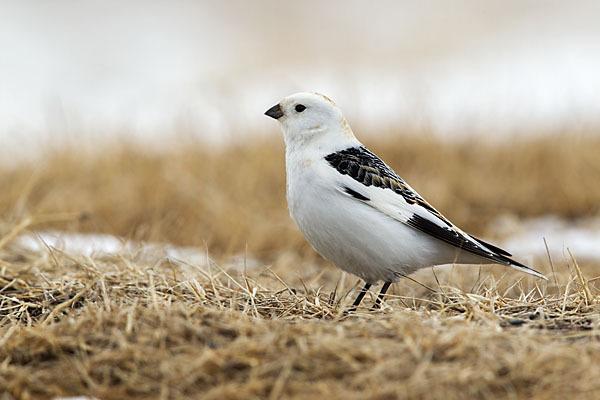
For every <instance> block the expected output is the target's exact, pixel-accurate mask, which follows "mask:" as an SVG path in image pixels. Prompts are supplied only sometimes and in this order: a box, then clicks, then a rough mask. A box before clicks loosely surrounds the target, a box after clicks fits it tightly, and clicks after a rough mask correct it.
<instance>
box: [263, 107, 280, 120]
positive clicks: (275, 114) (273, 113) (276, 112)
mask: <svg viewBox="0 0 600 400" xmlns="http://www.w3.org/2000/svg"><path fill="white" fill-rule="evenodd" d="M265 115H268V116H269V117H271V118H275V119H279V118H281V117H283V111H281V106H280V105H279V104H275V105H274V106H273V107H271V108H269V109H268V110H267V111H266V112H265Z"/></svg>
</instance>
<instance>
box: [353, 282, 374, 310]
mask: <svg viewBox="0 0 600 400" xmlns="http://www.w3.org/2000/svg"><path fill="white" fill-rule="evenodd" d="M370 287H371V284H370V283H365V287H364V288H362V290H361V291H360V293H359V294H358V297H357V298H356V300H354V303H352V308H350V309H349V310H348V312H349V313H351V312H354V311H356V308H357V307H358V305H359V304H360V302H361V301H362V299H363V297H365V294H367V292H368V291H369V288H370Z"/></svg>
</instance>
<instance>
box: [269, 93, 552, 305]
mask: <svg viewBox="0 0 600 400" xmlns="http://www.w3.org/2000/svg"><path fill="white" fill-rule="evenodd" d="M265 114H266V115H268V116H269V117H271V118H274V119H276V120H277V121H279V123H280V124H281V129H282V130H283V137H284V140H285V145H286V174H287V190H286V191H287V201H288V208H289V211H290V215H291V217H292V219H293V220H294V222H295V223H296V225H297V226H298V228H299V229H300V231H301V232H302V234H303V235H304V237H305V238H306V239H307V240H308V242H309V243H310V244H311V245H312V247H313V248H314V249H315V250H316V251H317V253H319V254H320V255H321V256H323V257H324V258H325V259H327V260H329V261H331V262H332V263H334V264H335V265H337V266H338V267H340V268H341V269H343V270H344V271H347V272H350V273H352V274H354V275H356V276H358V277H360V278H361V279H363V280H364V281H365V283H366V284H365V287H364V288H363V290H362V291H361V292H360V294H359V295H358V297H357V299H356V301H355V302H354V304H353V309H355V308H356V307H357V306H358V305H359V304H360V302H361V301H362V298H363V297H364V295H365V293H366V292H367V291H368V290H369V288H370V287H371V285H372V284H375V283H377V282H379V281H383V282H384V285H383V287H382V289H381V292H380V293H379V296H378V297H377V300H376V303H375V306H377V305H379V303H380V301H381V299H382V297H383V296H384V295H385V293H386V291H387V289H388V288H389V286H390V284H391V283H393V282H396V281H398V280H399V279H400V278H402V277H404V276H407V275H409V274H411V273H413V272H414V271H416V270H418V269H420V268H425V267H431V266H434V265H442V264H452V263H457V264H483V263H497V264H503V265H507V266H510V267H513V268H515V269H518V270H520V271H523V272H527V273H529V274H532V275H535V276H537V277H539V278H542V279H547V278H546V277H545V276H544V275H542V274H540V273H539V272H537V271H534V270H533V269H531V268H529V267H527V266H525V265H523V264H521V263H520V262H518V261H515V260H512V259H511V258H509V257H511V254H510V253H508V252H506V251H504V250H502V249H500V248H498V247H496V246H494V245H491V244H489V243H486V242H484V241H482V240H480V239H477V238H475V237H473V236H471V235H468V234H467V233H465V232H463V231H462V230H460V229H459V228H458V227H457V226H455V225H454V224H452V222H450V221H449V220H448V219H447V218H445V217H444V216H443V215H442V214H440V212H438V211H437V210H436V209H435V208H433V207H432V206H431V205H430V204H429V203H428V202H427V201H425V200H424V199H423V198H422V197H421V196H420V195H419V194H418V193H417V192H416V191H415V190H414V189H413V188H411V187H410V186H409V185H408V184H407V183H406V182H404V180H403V179H402V178H400V176H398V175H397V174H396V173H395V172H394V171H393V170H392V169H391V168H390V167H388V166H387V164H385V163H384V162H383V161H381V159H380V158H379V157H377V156H376V155H375V154H373V153H372V152H371V151H369V149H367V148H366V147H365V146H363V145H362V143H360V142H359V141H358V139H356V137H355V136H354V133H353V132H352V129H351V128H350V126H349V125H348V122H347V121H346V119H345V118H344V115H343V114H342V112H341V111H340V109H339V108H338V107H337V106H336V104H335V103H334V102H333V101H331V100H330V99H329V98H328V97H326V96H323V95H321V94H318V93H297V94H293V95H291V96H289V97H286V98H285V99H283V100H282V101H281V102H280V103H279V104H276V105H275V106H273V107H271V108H270V109H269V110H268V111H267V112H265Z"/></svg>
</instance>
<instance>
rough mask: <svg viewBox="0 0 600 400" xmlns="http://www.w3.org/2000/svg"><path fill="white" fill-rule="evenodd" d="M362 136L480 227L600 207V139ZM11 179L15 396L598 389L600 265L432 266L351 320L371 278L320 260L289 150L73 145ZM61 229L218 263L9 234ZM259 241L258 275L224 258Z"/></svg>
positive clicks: (3, 279) (0, 178) (425, 394)
mask: <svg viewBox="0 0 600 400" xmlns="http://www.w3.org/2000/svg"><path fill="white" fill-rule="evenodd" d="M367 144H368V145H369V146H370V147H371V148H372V149H373V150H375V151H376V152H377V153H379V154H380V155H382V156H383V157H384V159H386V161H388V163H389V164H391V165H392V166H393V167H394V168H395V169H396V170H397V171H398V172H399V173H400V174H401V175H403V176H404V177H405V178H406V179H407V180H408V182H409V183H411V185H412V186H413V187H415V188H416V189H417V190H419V191H420V192H421V194H423V195H424V196H425V197H426V198H428V199H429V200H430V201H431V202H432V203H433V204H434V205H436V206H437V207H438V208H439V209H440V210H442V211H443V212H444V213H445V214H446V215H447V216H448V217H450V218H451V219H452V220H454V221H455V222H456V223H458V224H460V225H462V226H463V227H464V228H465V229H469V230H472V231H473V233H476V234H485V233H486V232H485V227H486V225H487V224H488V223H489V221H491V220H492V219H493V218H494V217H495V216H497V215H502V214H510V215H515V216H517V217H522V216H535V215H540V214H549V213H553V214H558V215H561V216H564V217H579V216H591V215H596V214H597V213H598V211H599V204H600V187H599V186H598V185H597V177H598V176H599V173H600V159H599V158H598V157H597V154H599V152H600V140H592V139H583V138H579V139H573V138H568V137H557V138H556V140H544V141H542V140H532V141H529V142H525V141H521V142H514V143H507V144H503V145H494V146H492V145H489V144H479V145H478V149H479V150H474V147H473V146H472V144H469V143H463V144H455V145H448V144H442V143H438V142H435V141H432V140H431V139H427V138H421V139H415V138H411V139H410V140H407V139H402V140H400V139H397V140H391V139H388V140H380V141H378V142H374V143H367ZM400 144H401V145H400ZM0 185H1V187H2V188H3V193H2V195H0V215H1V216H2V220H1V221H2V224H1V225H0V299H1V300H0V391H1V392H4V393H5V395H4V397H5V398H11V397H15V398H47V397H52V396H64V395H82V394H83V395H90V396H96V397H98V398H102V399H121V398H183V397H203V398H240V399H242V398H244V399H245V398H273V399H275V398H291V397H294V398H309V397H310V398H325V397H328V398H366V397H371V398H382V399H384V398H423V399H426V398H442V397H443V398H451V399H452V398H457V399H458V398H524V397H535V398H566V397H569V398H575V397H578V398H593V397H594V396H595V395H596V394H597V392H598V390H600V370H598V368H597V367H596V366H597V365H598V363H599V362H600V342H599V341H598V336H599V333H600V318H599V317H600V315H599V311H600V309H599V306H598V303H599V301H600V292H599V291H598V288H597V282H598V281H597V279H596V277H597V276H598V275H599V274H598V272H597V271H598V264H597V263H583V262H582V265H581V268H580V269H579V268H578V267H577V266H576V265H575V263H574V261H573V260H554V265H553V268H552V267H551V265H550V263H549V262H548V261H547V260H545V259H544V260H537V261H536V267H538V268H539V269H540V270H541V271H542V272H544V273H546V274H548V275H549V276H550V281H549V282H548V283H546V282H539V281H536V280H534V279H532V278H529V277H524V276H523V275H521V274H519V273H517V272H512V271H508V272H507V271H506V270H505V269H503V268H502V267H484V268H481V269H479V268H474V267H468V266H466V267H455V268H449V267H446V268H440V269H436V270H435V273H434V272H433V270H424V271H420V272H419V273H418V274H415V275H414V278H415V279H416V280H417V281H418V282H419V283H415V282H413V281H409V280H407V281H405V282H401V283H399V284H397V285H395V287H394V288H393V290H392V295H391V296H389V297H388V299H387V300H386V303H385V307H384V309H383V310H381V311H377V312H369V308H368V307H369V306H370V304H372V302H373V296H372V295H370V297H368V298H366V299H365V302H364V306H365V307H364V308H363V309H361V310H359V312H357V313H356V314H354V315H350V316H348V315H346V314H345V313H344V310H345V308H346V307H347V305H348V303H349V302H351V301H352V299H353V297H354V295H355V294H356V285H357V284H358V281H357V279H355V278H353V277H351V276H346V275H344V274H342V273H341V272H339V271H338V270H337V269H335V268H333V267H330V266H328V265H327V264H326V263H325V262H323V261H322V260H320V259H319V258H318V257H316V256H315V255H314V254H313V252H312V250H311V249H310V247H309V246H308V245H306V244H305V243H304V240H303V239H302V238H301V236H300V235H299V233H298V232H297V231H296V229H295V228H294V227H293V225H292V223H291V221H290V220H289V217H288V216H287V211H286V208H285V197H284V173H283V149H282V145H281V144H280V143H279V142H276V141H273V142H263V143H258V144H254V145H245V146H241V145H240V146H238V147H228V148H224V149H220V150H215V149H207V148H202V147H200V146H197V145H195V146H192V145H190V146H185V147H183V148H182V149H179V150H176V151H175V150H174V151H172V152H168V153H162V154H154V155H150V154H148V153H142V152H139V151H134V150H132V148H130V147H126V146H125V147H123V146H121V147H119V146H113V147H109V148H105V149H101V150H99V151H98V153H95V154H90V153H86V154H82V153H81V152H77V151H72V149H71V150H64V151H60V152H53V153H52V154H48V155H47V157H46V158H45V159H43V160H41V161H39V162H38V163H37V164H36V165H35V166H32V165H29V166H27V165H22V166H18V167H15V168H13V169H11V170H8V169H7V170H3V171H0ZM509 188H510V189H509ZM28 218H29V219H28ZM49 228H52V229H64V230H73V231H90V232H107V233H113V234H117V235H121V236H125V237H129V238H132V239H137V240H152V241H164V242H171V243H175V244H181V245H193V246H199V247H202V248H204V247H206V249H207V252H208V253H207V254H209V255H210V256H211V257H212V258H213V259H214V260H216V261H211V262H210V263H209V264H208V265H202V266H200V265H187V264H185V263H182V262H180V261H177V260H169V259H165V258H164V257H162V256H161V255H160V254H156V255H153V254H140V253H139V252H131V254H126V255H123V254H118V255H117V254H115V255H104V256H94V257H84V256H80V255H77V254H67V253H64V252H61V251H59V250H56V249H51V248H48V249H47V250H46V251H43V252H31V251H27V250H25V249H23V248H20V247H19V246H17V245H16V244H15V242H14V241H13V240H12V239H14V237H15V236H17V235H18V234H21V233H23V232H26V231H35V230H42V229H49ZM246 249H247V250H246ZM509 250H510V249H509ZM245 251H247V252H248V254H249V255H251V256H253V257H258V259H259V260H260V262H259V266H258V267H253V268H249V269H248V270H247V271H243V269H240V268H234V267H232V266H231V265H229V264H228V263H227V262H226V261H224V260H226V259H227V256H228V255H231V254H237V253H239V252H245ZM552 269H554V270H555V271H556V274H552V273H551V271H552Z"/></svg>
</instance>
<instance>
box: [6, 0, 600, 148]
mask: <svg viewBox="0 0 600 400" xmlns="http://www.w3.org/2000/svg"><path fill="white" fill-rule="evenodd" d="M0 7H1V12H0V48H2V62H0V138H1V140H2V142H3V144H9V143H10V144H12V145H14V146H15V147H18V148H20V149H23V147H24V146H23V143H25V142H27V147H28V146H31V145H32V142H31V140H35V141H37V139H38V137H40V136H41V137H43V138H45V139H48V138H49V137H50V138H51V140H52V141H56V140H59V139H60V140H62V139H63V138H65V137H69V136H74V137H79V136H81V135H83V134H84V133H85V134H87V135H91V134H94V133H95V134H97V135H102V136H104V135H106V134H107V133H108V132H112V133H115V132H119V134H121V135H122V134H124V133H123V132H125V131H126V132H127V133H126V135H130V136H137V137H138V138H141V139H143V140H149V138H150V139H151V140H155V139H157V137H156V136H158V140H159V141H161V142H163V141H165V140H170V139H171V138H170V137H168V134H169V132H172V131H173V127H174V126H177V127H178V130H186V131H187V132H188V133H189V134H192V135H195V136H198V137H201V138H202V139H203V140H210V141H228V140H232V139H235V140H239V139H243V140H245V139H246V138H247V134H248V132H249V131H252V132H254V134H255V135H256V134H260V133H269V134H270V133H273V132H275V131H276V129H275V127H274V126H273V124H272V123H271V122H272V121H267V120H266V119H265V118H264V117H263V116H262V112H263V111H264V110H266V108H268V107H269V106H270V105H272V104H274V103H276V102H277V101H278V100H279V99H280V98H282V97H284V96H286V95H288V94H291V93H294V92H297V91H319V92H323V93H325V94H327V95H328V96H329V97H331V98H333V99H334V100H335V101H336V102H337V103H338V104H339V105H340V106H341V107H342V109H343V110H344V112H345V114H347V117H348V119H349V120H350V122H351V123H353V124H354V125H355V130H357V128H358V127H359V126H360V128H361V129H360V130H359V133H360V134H361V135H377V132H378V131H379V130H381V129H390V128H394V129H399V128H402V129H404V130H408V131H415V130H423V129H426V130H428V131H431V132H433V133H435V134H436V135H439V136H441V137H447V138H451V139H455V138H457V137H460V138H463V137H465V136H469V135H478V136H485V137H490V138H496V137H502V136H503V135H506V134H517V135H532V134H537V133H540V132H548V131H556V130H566V129H570V130H576V131H578V132H580V131H590V130H596V129H597V127H598V126H599V124H600V101H598V93H600V74H599V73H598V71H600V25H599V24H598V23H597V16H598V15H600V4H598V3H597V2H594V1H574V2H564V1H544V2H542V1H525V2H523V1H502V2H491V1H483V2H482V1H452V2H421V1H378V2H376V3H373V4H370V5H366V4H365V3H364V2H362V1H352V0H351V1H326V2H322V1H315V0H304V1H302V2H280V1H271V0H257V1H252V2H248V1H243V0H233V1H226V2H221V1H174V2H173V1H150V2H148V1H136V0H125V1H119V2H104V1H86V2H80V1H75V0H73V1H57V2H45V1H25V2H12V3H3V4H2V6H0ZM32 138H34V139H32ZM2 147H3V148H5V146H2ZM13 150H14V149H13Z"/></svg>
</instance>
